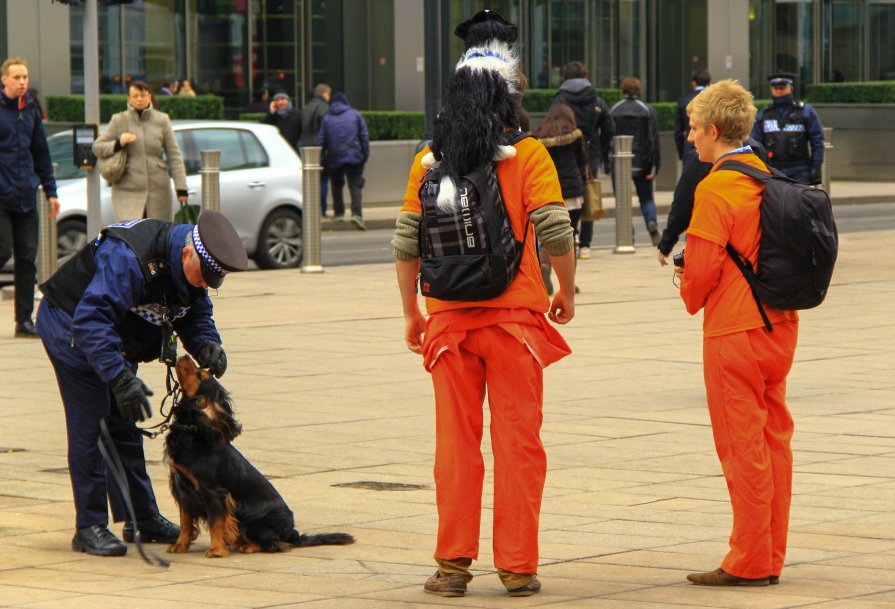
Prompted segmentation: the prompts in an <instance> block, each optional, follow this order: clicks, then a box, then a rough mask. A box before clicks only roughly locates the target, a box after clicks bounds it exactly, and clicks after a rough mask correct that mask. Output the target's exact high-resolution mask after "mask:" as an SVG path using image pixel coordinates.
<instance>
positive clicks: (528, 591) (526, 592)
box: [507, 573, 541, 596]
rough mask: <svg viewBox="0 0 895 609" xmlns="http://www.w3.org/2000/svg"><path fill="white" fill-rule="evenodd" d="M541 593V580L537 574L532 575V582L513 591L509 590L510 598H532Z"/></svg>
mask: <svg viewBox="0 0 895 609" xmlns="http://www.w3.org/2000/svg"><path fill="white" fill-rule="evenodd" d="M540 591H541V580H539V579H538V574H537V573H532V575H531V580H529V582H528V583H527V584H525V585H524V586H518V587H516V588H513V589H512V590H507V594H508V595H510V596H531V595H532V594H537V593H538V592H540Z"/></svg>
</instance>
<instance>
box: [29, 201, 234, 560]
mask: <svg viewBox="0 0 895 609" xmlns="http://www.w3.org/2000/svg"><path fill="white" fill-rule="evenodd" d="M247 262H248V260H247V258H246V252H245V248H244V247H243V245H242V241H241V240H240V238H239V236H238V235H237V234H236V230H235V229H234V228H233V226H232V225H231V224H230V223H229V222H228V221H227V219H226V218H225V217H224V216H222V215H221V214H219V213H217V212H213V211H205V212H203V213H202V215H201V216H200V217H199V223H198V224H197V225H196V226H193V225H192V224H172V223H170V222H163V221H161V220H145V219H144V220H132V221H129V222H122V223H120V224H113V225H112V226H109V227H106V228H105V229H103V231H102V232H101V233H100V236H99V237H97V239H96V240H95V241H93V242H91V243H90V244H88V245H87V246H85V247H84V248H83V249H81V251H80V252H78V253H77V254H76V255H75V256H73V257H72V258H71V259H70V260H69V261H68V262H66V264H64V265H63V266H62V267H61V268H60V269H59V270H58V271H57V272H56V273H55V274H54V275H53V276H52V277H50V279H49V280H48V281H47V282H46V283H44V284H43V285H42V286H41V289H42V290H43V292H44V299H43V300H42V301H41V303H40V308H39V310H38V321H37V330H38V332H39V334H40V337H41V340H42V341H43V344H44V348H45V349H46V351H47V355H48V356H49V358H50V362H51V363H52V364H53V369H54V370H55V372H56V379H57V381H58V383H59V392H60V393H61V394H62V403H63V405H64V407H65V423H66V431H67V435H68V469H69V476H70V477H71V482H72V491H73V495H74V501H75V512H76V524H75V528H76V531H75V536H74V538H73V539H72V549H73V550H75V551H77V552H87V553H88V554H92V555H95V556H121V555H123V554H125V553H126V552H127V546H125V545H124V544H123V543H122V542H121V540H120V539H118V538H117V537H116V536H115V535H114V534H113V533H112V532H111V531H109V528H108V522H109V515H108V505H107V500H108V503H109V504H111V506H112V516H113V520H114V521H116V522H118V521H121V520H126V519H129V516H128V511H127V507H126V503H125V501H124V496H123V494H122V493H121V491H120V490H119V488H118V486H117V485H116V484H115V483H114V481H113V482H111V483H109V482H107V481H108V480H111V478H110V477H109V476H108V472H107V471H106V467H105V465H104V463H103V461H102V458H101V456H100V453H99V449H98V446H97V439H98V438H99V436H100V421H101V420H103V419H106V420H107V421H108V427H109V433H110V435H111V438H112V441H113V443H114V445H115V449H116V450H117V451H118V454H119V456H120V457H121V461H122V463H123V466H124V470H125V475H126V477H127V484H128V489H129V493H130V495H131V497H132V499H133V506H134V512H135V515H136V518H137V527H138V529H139V531H140V534H141V539H142V540H143V541H147V542H152V541H155V542H161V543H173V542H174V541H175V539H176V538H177V536H178V534H179V533H180V529H179V527H177V525H175V524H173V523H171V522H169V521H168V520H167V519H166V518H165V517H164V516H162V515H161V514H159V510H158V505H157V504H156V501H155V494H154V493H153V490H152V482H151V481H150V479H149V475H148V474H147V473H146V461H145V457H144V455H143V438H142V435H141V434H140V430H139V429H138V428H137V427H136V425H135V423H136V421H142V420H144V419H145V418H147V417H149V416H151V414H152V413H151V409H150V405H149V398H148V396H150V395H152V391H150V390H149V388H148V387H146V385H144V384H143V381H141V380H140V379H139V378H137V376H136V374H135V373H136V370H137V363H138V362H141V361H143V362H147V361H152V360H155V359H158V358H159V355H160V353H161V347H162V344H163V341H164V340H165V338H166V337H172V339H173V333H174V331H176V333H177V335H178V336H179V337H180V339H181V340H182V341H183V344H184V346H185V347H186V349H187V351H189V352H190V353H191V354H193V356H194V357H195V358H196V359H197V360H198V361H199V364H200V365H201V366H202V367H203V368H207V369H208V370H209V371H210V372H211V373H213V374H214V375H215V376H220V375H222V374H223V373H224V371H225V370H226V369H227V357H226V355H225V354H224V350H223V349H222V348H221V337H220V335H219V334H218V331H217V328H216V327H215V324H214V320H213V319H212V307H211V300H210V299H209V298H208V292H207V288H208V287H213V288H217V287H219V286H220V285H221V283H222V282H223V281H224V275H225V274H226V273H227V272H228V271H241V270H245V268H246V265H247ZM113 405H114V406H113ZM107 498H108V499H107ZM123 536H124V539H125V541H133V540H134V537H135V535H134V528H133V524H132V523H130V522H128V523H127V524H125V527H124V531H123Z"/></svg>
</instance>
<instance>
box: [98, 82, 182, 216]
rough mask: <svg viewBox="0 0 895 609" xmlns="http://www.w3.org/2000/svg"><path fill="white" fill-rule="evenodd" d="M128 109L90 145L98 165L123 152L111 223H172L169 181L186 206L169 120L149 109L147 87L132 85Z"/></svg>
mask: <svg viewBox="0 0 895 609" xmlns="http://www.w3.org/2000/svg"><path fill="white" fill-rule="evenodd" d="M127 104H128V108H127V110H125V111H124V112H119V113H117V114H115V115H114V116H113V117H112V120H111V121H110V122H109V126H108V127H106V130H105V131H104V132H103V134H102V135H100V136H99V138H97V140H96V142H94V144H93V153H94V154H95V155H96V157H97V158H98V159H106V158H109V157H111V156H112V155H114V154H115V153H117V152H118V151H121V150H125V151H126V152H127V166H126V168H125V170H124V174H123V175H122V176H121V178H120V179H119V180H117V181H116V182H115V183H113V184H112V207H113V208H114V209H115V221H116V222H123V221H125V220H137V219H140V218H156V219H158V220H165V221H168V222H170V221H171V220H172V219H173V213H172V206H171V194H172V193H171V176H173V177H174V187H175V189H176V190H177V200H178V201H180V202H181V203H185V202H186V201H187V184H186V170H185V169H184V166H183V157H181V155H180V147H178V145H177V139H176V138H175V137H174V130H173V129H172V128H171V120H170V119H169V118H168V115H167V114H165V113H164V112H160V111H158V110H156V109H155V108H153V107H152V91H151V89H150V88H149V85H147V84H146V83H145V82H142V81H135V82H134V83H132V84H131V86H130V89H129V90H128V95H127ZM163 154H164V156H163ZM165 157H167V163H166V162H165Z"/></svg>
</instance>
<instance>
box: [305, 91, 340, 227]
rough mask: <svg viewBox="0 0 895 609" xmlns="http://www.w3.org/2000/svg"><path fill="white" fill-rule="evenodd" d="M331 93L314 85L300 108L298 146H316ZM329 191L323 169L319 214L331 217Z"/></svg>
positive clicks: (325, 173) (326, 174)
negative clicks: (310, 93) (328, 211)
mask: <svg viewBox="0 0 895 609" xmlns="http://www.w3.org/2000/svg"><path fill="white" fill-rule="evenodd" d="M331 93H332V89H330V87H329V85H328V84H326V83H323V82H322V83H319V84H318V85H317V86H315V87H314V96H313V97H312V98H311V100H310V101H309V102H308V103H307V104H305V107H304V108H302V109H301V138H300V139H299V140H298V146H299V148H302V147H304V146H316V145H317V134H318V133H320V125H321V123H323V117H324V116H326V113H327V112H329V98H330V95H331ZM328 193H329V174H328V173H327V172H326V170H325V169H324V170H323V171H321V172H320V214H321V215H322V216H329V217H332V216H333V214H332V212H330V213H327V209H326V195H327V194H328Z"/></svg>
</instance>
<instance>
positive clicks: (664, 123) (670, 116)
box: [650, 102, 677, 131]
mask: <svg viewBox="0 0 895 609" xmlns="http://www.w3.org/2000/svg"><path fill="white" fill-rule="evenodd" d="M650 106H652V107H653V108H654V109H655V111H656V118H658V119H659V131H674V111H675V109H676V108H677V102H655V103H652V104H650Z"/></svg>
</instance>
